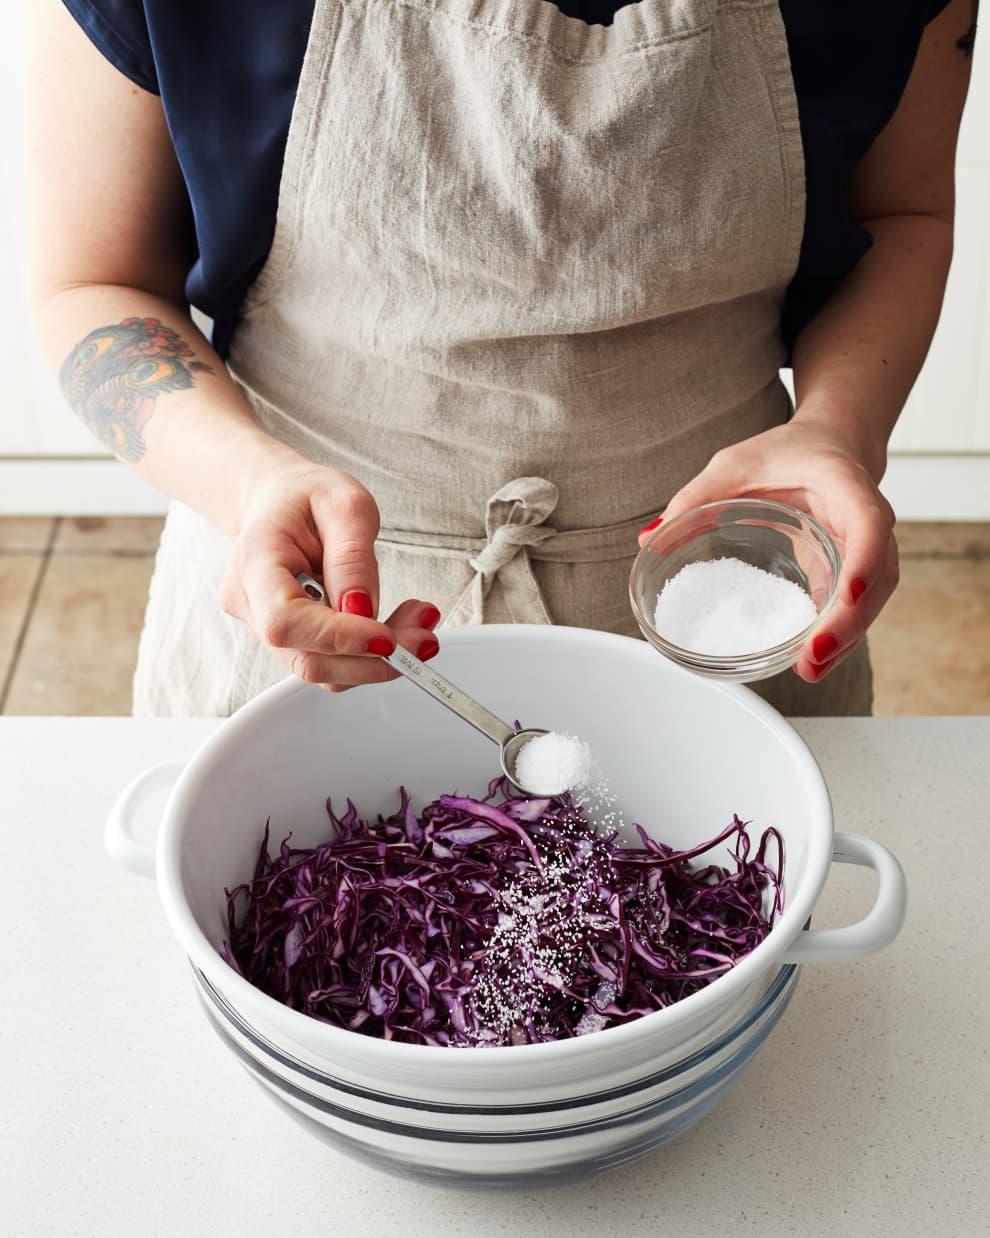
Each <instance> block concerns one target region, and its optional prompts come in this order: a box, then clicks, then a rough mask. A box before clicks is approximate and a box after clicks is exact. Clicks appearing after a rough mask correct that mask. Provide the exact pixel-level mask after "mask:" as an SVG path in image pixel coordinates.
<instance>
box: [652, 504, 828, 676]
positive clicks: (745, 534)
mask: <svg viewBox="0 0 990 1238" xmlns="http://www.w3.org/2000/svg"><path fill="white" fill-rule="evenodd" d="M726 558H733V559H739V560H741V561H742V562H743V563H748V564H750V565H752V566H753V567H758V568H762V569H763V570H764V571H766V572H770V573H771V574H772V575H774V576H779V577H781V578H783V579H784V580H788V581H790V582H791V583H793V584H796V585H798V586H799V587H800V588H801V589H803V590H804V592H805V593H807V594H808V596H809V597H810V598H811V601H812V603H813V604H814V607H815V610H816V612H817V614H816V616H815V619H814V620H813V621H812V622H811V623H809V624H807V625H806V626H805V627H803V628H802V629H801V630H800V631H799V632H795V633H794V634H793V636H791V637H790V638H789V639H787V640H785V641H783V642H782V643H780V644H776V645H772V646H770V647H768V648H766V649H759V650H756V651H754V652H751V653H741V654H731V653H727V654H722V655H716V654H711V653H699V652H697V651H695V650H692V649H685V648H683V647H682V646H681V645H677V644H675V643H674V642H673V641H671V640H668V639H667V638H666V637H664V636H663V635H661V633H660V632H658V631H657V629H656V626H655V621H654V615H655V612H656V606H657V598H658V596H659V594H660V591H661V590H662V589H663V587H664V585H665V584H666V583H667V582H668V581H669V580H672V579H673V578H674V576H676V575H677V573H678V572H679V571H680V570H681V569H682V568H684V567H686V566H687V565H688V564H690V563H703V562H708V561H711V560H715V559H726ZM841 567H842V563H841V560H840V558H839V552H838V550H837V548H836V545H835V543H834V541H833V540H832V538H831V537H830V536H829V534H828V532H827V531H826V530H825V529H824V528H823V527H822V525H820V524H819V523H818V521H817V520H815V519H814V517H812V516H809V515H808V514H807V513H806V512H802V511H798V509H797V508H795V507H789V506H788V505H787V504H785V503H774V502H771V501H769V500H768V499H731V500H725V501H721V502H718V503H705V504H704V505H703V506H701V507H695V508H692V509H691V510H690V511H687V512H684V513H683V514H682V515H680V516H677V517H675V518H674V519H673V520H671V522H670V523H669V524H663V525H661V526H660V528H659V529H658V530H657V531H656V533H654V535H653V536H652V537H651V538H650V540H649V541H648V542H647V543H646V545H645V546H643V548H642V549H641V550H640V552H639V554H638V555H637V556H636V560H635V562H634V563H633V566H632V572H631V573H630V577H629V597H630V601H631V603H632V609H633V614H634V615H635V617H636V622H637V623H638V624H639V627H640V631H641V632H642V633H643V635H644V636H645V637H646V639H647V640H648V641H649V642H650V644H651V645H652V646H653V647H654V649H657V650H659V651H660V653H662V654H663V655H664V656H665V657H667V658H669V659H670V660H671V661H672V662H676V663H677V665H678V666H682V667H685V668H686V669H687V670H691V671H694V672H696V673H697V674H699V675H706V676H708V677H709V678H712V679H721V680H724V681H726V682H732V683H754V682H755V681H756V680H759V679H768V678H770V676H771V675H777V674H779V673H780V672H781V671H784V670H786V669H787V668H788V667H789V666H793V664H794V663H795V662H796V661H797V658H798V655H799V654H800V652H801V648H802V646H803V645H804V643H805V641H807V639H808V637H809V636H810V635H811V633H812V632H813V631H814V630H815V629H816V628H817V627H818V626H819V624H820V623H821V622H822V620H823V619H824V618H825V616H826V615H827V614H828V613H829V611H830V610H831V609H832V607H833V606H834V605H835V600H836V597H837V596H838V583H839V572H840V570H841Z"/></svg>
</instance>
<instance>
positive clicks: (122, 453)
mask: <svg viewBox="0 0 990 1238" xmlns="http://www.w3.org/2000/svg"><path fill="white" fill-rule="evenodd" d="M192 355H193V351H192V349H191V348H190V347H189V345H188V344H187V343H186V342H185V341H184V340H183V339H181V338H180V337H179V334H178V332H177V331H173V330H172V328H171V327H166V326H163V325H162V322H161V319H159V318H125V319H124V320H123V322H120V323H116V324H114V325H112V326H109V327H98V328H97V329H96V330H95V331H90V333H89V335H87V336H86V338H85V339H84V340H82V341H80V343H78V344H77V345H76V347H75V348H74V349H73V350H72V352H71V353H69V355H68V357H66V359H65V363H64V364H63V366H62V372H61V375H60V378H61V383H62V391H63V393H64V395H65V398H66V399H67V400H68V402H69V404H70V405H71V406H72V408H73V410H74V411H75V412H76V413H77V414H78V416H79V417H81V418H82V420H83V421H84V422H85V423H86V425H87V426H88V427H89V429H90V430H92V432H93V433H94V434H95V435H96V437H97V438H99V439H100V440H101V441H102V442H104V443H106V445H107V446H108V447H109V448H110V450H111V451H112V452H113V453H114V454H115V455H117V456H119V457H120V458H121V459H122V460H127V461H129V462H131V463H134V462H135V461H137V460H140V459H141V457H142V456H143V455H144V427H145V426H146V425H147V423H148V419H149V418H150V417H151V414H152V413H153V412H154V411H155V402H156V401H157V399H158V397H159V396H160V395H162V394H163V393H164V392H166V391H185V390H187V389H188V388H189V387H191V386H192V385H193V381H194V380H193V374H195V373H197V372H205V373H207V374H212V373H213V371H212V369H211V368H210V367H209V366H208V365H204V364H203V362H202V361H191V360H189V358H191V357H192Z"/></svg>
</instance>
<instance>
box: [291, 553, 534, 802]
mask: <svg viewBox="0 0 990 1238" xmlns="http://www.w3.org/2000/svg"><path fill="white" fill-rule="evenodd" d="M296 580H297V581H298V582H299V584H301V585H302V587H303V589H305V591H306V594H307V596H308V597H311V598H312V599H313V601H314V602H321V603H323V604H324V605H327V606H329V604H330V603H329V599H328V598H327V594H326V590H325V589H324V588H323V586H322V585H321V584H320V582H319V581H318V580H316V579H314V577H312V576H308V575H307V574H306V573H305V572H300V573H299V574H298V575H297V576H296ZM382 660H383V661H384V662H387V663H388V664H389V666H394V667H395V669H396V670H397V671H399V672H400V673H401V674H403V675H405V677H406V678H407V679H411V680H412V681H413V683H414V684H415V685H416V686H417V687H418V688H422V689H423V691H424V692H426V693H427V694H428V695H429V696H432V697H433V699H434V700H435V701H439V702H440V704H441V705H446V706H447V708H448V709H449V710H450V711H451V712H452V713H455V714H457V716H458V717H459V718H463V719H464V721H465V722H468V723H470V724H471V726H473V727H474V728H475V730H477V731H480V732H481V733H482V735H484V736H486V737H487V738H488V739H490V740H491V741H492V743H493V744H497V745H498V753H499V764H500V765H501V766H502V772H503V773H504V774H505V776H506V777H507V778H508V779H509V781H510V782H511V783H512V784H513V785H514V786H516V787H518V788H519V789H520V791H524V792H525V793H526V794H527V795H544V794H547V792H545V791H544V790H543V789H542V788H541V787H524V786H523V785H522V783H520V782H518V781H517V780H516V760H517V758H518V756H519V752H520V750H521V749H522V748H523V746H524V745H525V744H527V743H529V741H530V740H531V739H536V737H537V736H538V735H546V734H547V732H546V731H544V730H540V729H539V728H536V727H527V728H526V729H525V730H522V731H517V730H515V729H514V728H513V727H511V726H509V724H508V723H507V722H503V721H502V719H501V718H497V717H496V716H495V715H494V714H493V713H492V712H491V710H489V709H486V708H485V707H484V705H481V704H480V703H479V702H478V701H476V700H475V699H474V698H473V697H470V696H468V694H467V693H466V692H462V691H461V689H460V688H458V687H457V686H456V685H455V684H452V683H451V682H450V680H449V679H447V678H446V676H444V675H441V674H440V673H439V672H438V671H436V670H434V668H433V667H432V666H427V665H426V663H425V662H420V660H419V658H414V657H413V655H412V654H411V653H409V651H408V650H406V649H403V648H402V646H401V645H396V647H395V649H394V651H393V652H392V653H390V654H388V655H382ZM551 794H552V793H551Z"/></svg>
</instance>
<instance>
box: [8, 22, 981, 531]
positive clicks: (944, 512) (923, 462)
mask: <svg viewBox="0 0 990 1238" xmlns="http://www.w3.org/2000/svg"><path fill="white" fill-rule="evenodd" d="M29 2H30V0H19V2H18V0H15V3H14V4H12V5H10V6H9V8H8V11H7V13H6V15H5V19H6V20H5V28H4V38H3V39H2V40H0V184H2V185H3V186H4V187H5V189H6V192H5V193H3V194H0V235H2V236H3V237H5V238H8V243H7V244H6V245H5V246H4V247H3V248H2V249H0V288H2V289H5V290H6V293H5V295H0V374H3V375H4V381H3V383H2V386H0V514H16V513H21V514H48V513H66V514H97V513H99V514H106V515H110V514H121V513H133V514H144V513H149V514H154V513H158V512H161V511H163V510H164V507H165V502H166V500H165V496H164V495H162V494H160V493H159V492H158V491H156V490H153V489H152V488H151V487H150V486H148V485H147V484H146V483H144V482H142V481H140V480H139V479H138V478H137V477H136V476H135V475H134V474H133V473H131V472H130V470H128V469H126V468H125V467H124V466H123V465H120V464H118V463H117V462H116V461H114V460H112V459H111V458H109V457H108V456H106V455H105V453H104V452H103V449H102V447H101V446H100V444H98V443H97V442H96V440H95V439H93V438H92V437H91V436H90V435H89V433H88V432H87V431H86V430H85V429H84V427H83V426H82V425H81V424H80V423H79V422H78V421H77V420H76V418H75V417H74V416H73V415H72V414H71V413H70V412H69V411H68V410H67V409H66V407H65V405H64V404H63V403H62V400H61V397H60V394H59V392H58V389H57V385H56V383H55V381H54V380H53V379H52V378H51V377H50V376H49V375H48V373H47V371H46V369H45V367H44V365H43V363H42V360H41V356H40V353H39V350H38V346H37V343H36V342H35V339H34V336H33V334H32V331H31V327H30V324H29V322H28V319H27V314H26V311H25V297H24V285H25V266H24V244H23V238H24V236H25V233H26V214H27V211H26V204H25V195H24V184H23V182H24V176H23V150H22V138H21V131H22V116H23V111H22V95H23V32H24V25H25V12H26V8H27V4H28V3H29ZM982 33H983V34H984V35H987V34H990V31H983V32H982ZM986 43H987V39H986V38H984V39H983V44H986ZM958 169H959V171H958V211H957V241H956V258H955V261H954V262H953V267H952V272H951V274H950V277H949V286H948V289H947V291H946V300H945V308H944V310H943V315H942V320H941V323H940V325H939V329H938V332H937V334H936V337H935V340H934V342H933V344H932V349H931V353H930V355H929V359H928V362H927V363H926V365H925V368H924V370H923V372H922V374H921V376H920V377H919V379H918V382H917V384H916V385H915V389H914V391H913V392H912V395H911V398H910V400H909V402H908V405H907V407H906V409H905V411H904V414H903V416H902V419H901V422H900V424H899V426H898V428H897V430H896V432H895V434H894V438H893V440H892V444H891V447H892V453H891V462H890V469H889V472H888V475H887V478H886V480H885V483H884V489H885V491H886V492H887V495H888V497H889V498H890V500H891V502H892V503H893V504H894V507H895V509H896V510H897V511H898V513H899V515H900V517H901V519H905V520H911V519H916V520H937V519H945V520H966V519H970V520H987V519H990V50H988V49H987V47H985V46H983V45H982V44H981V46H980V48H979V50H978V51H977V54H976V57H975V64H974V73H973V84H972V87H971V90H970V98H969V102H968V104H967V109H966V117H965V119H964V122H963V131H962V134H961V139H960V149H959V160H958Z"/></svg>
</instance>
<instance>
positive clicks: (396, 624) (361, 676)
mask: <svg viewBox="0 0 990 1238" xmlns="http://www.w3.org/2000/svg"><path fill="white" fill-rule="evenodd" d="M310 604H311V605H312V603H310ZM319 609H322V610H325V609H326V608H325V607H320V608H319ZM439 620H440V611H439V610H438V609H437V608H436V607H435V606H434V605H432V603H430V602H423V601H421V600H420V599H418V598H409V599H407V600H406V601H405V602H403V603H402V604H401V605H400V606H398V607H396V609H395V610H394V611H393V612H392V614H391V615H390V616H389V617H388V629H389V631H390V632H391V634H392V637H393V643H392V648H393V649H394V647H395V644H396V643H398V644H400V645H402V647H403V648H404V649H408V650H409V652H410V653H412V654H415V655H416V657H418V658H419V660H420V661H421V662H426V661H428V660H429V659H430V658H432V657H435V656H436V654H437V653H438V652H439V651H440V642H439V641H438V640H437V638H436V637H435V636H434V634H433V629H434V628H435V626H436V625H437V623H438V622H439ZM341 621H342V622H346V623H349V622H351V620H350V618H349V617H347V616H341ZM293 652H294V654H295V660H294V664H293V663H292V662H290V665H291V666H292V670H293V672H294V673H295V674H296V675H299V677H300V678H301V679H305V680H306V681H307V682H308V683H318V684H322V685H324V686H325V687H327V688H328V689H329V690H330V691H342V690H343V689H345V688H352V687H356V686H357V685H359V684H368V683H385V682H386V681H387V680H390V679H398V678H399V672H398V671H396V670H394V669H393V668H392V667H391V666H390V665H389V664H388V663H387V662H386V661H385V660H384V658H383V657H382V656H374V655H373V654H372V656H364V657H352V656H340V655H331V656H327V655H325V654H322V653H321V652H319V651H310V652H306V653H303V652H302V651H293ZM389 652H391V650H390V651H389Z"/></svg>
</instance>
